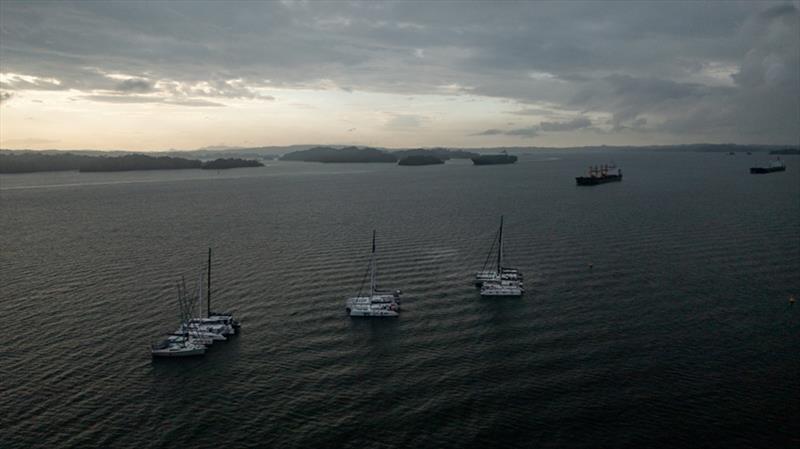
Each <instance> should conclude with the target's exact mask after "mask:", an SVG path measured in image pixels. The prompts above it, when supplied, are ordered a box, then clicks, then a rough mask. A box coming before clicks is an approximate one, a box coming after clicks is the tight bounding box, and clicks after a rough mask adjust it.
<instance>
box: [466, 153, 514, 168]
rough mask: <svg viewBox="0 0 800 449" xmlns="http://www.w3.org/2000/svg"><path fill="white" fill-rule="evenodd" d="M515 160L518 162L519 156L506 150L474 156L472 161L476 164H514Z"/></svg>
mask: <svg viewBox="0 0 800 449" xmlns="http://www.w3.org/2000/svg"><path fill="white" fill-rule="evenodd" d="M514 162H517V157H516V156H513V155H509V154H508V153H506V152H505V151H503V152H502V153H501V154H483V155H480V156H475V157H473V158H472V163H473V164H475V165H498V164H513V163H514Z"/></svg>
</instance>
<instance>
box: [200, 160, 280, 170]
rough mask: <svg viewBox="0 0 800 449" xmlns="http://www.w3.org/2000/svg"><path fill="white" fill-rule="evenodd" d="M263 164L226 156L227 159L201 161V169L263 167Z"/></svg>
mask: <svg viewBox="0 0 800 449" xmlns="http://www.w3.org/2000/svg"><path fill="white" fill-rule="evenodd" d="M263 166H264V164H262V163H261V162H258V161H253V160H248V159H236V158H227V159H217V160H213V161H208V162H203V166H202V167H201V168H202V169H203V170H224V169H227V168H239V167H263Z"/></svg>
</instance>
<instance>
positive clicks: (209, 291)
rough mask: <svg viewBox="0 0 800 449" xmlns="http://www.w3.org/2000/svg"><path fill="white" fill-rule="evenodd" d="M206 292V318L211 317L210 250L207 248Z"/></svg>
mask: <svg viewBox="0 0 800 449" xmlns="http://www.w3.org/2000/svg"><path fill="white" fill-rule="evenodd" d="M206 290H208V291H207V292H206V301H208V310H207V312H208V316H209V317H210V316H211V248H208V283H207V287H206Z"/></svg>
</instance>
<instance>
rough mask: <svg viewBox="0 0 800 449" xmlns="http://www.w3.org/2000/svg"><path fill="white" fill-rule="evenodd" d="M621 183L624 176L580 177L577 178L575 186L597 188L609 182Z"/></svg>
mask: <svg viewBox="0 0 800 449" xmlns="http://www.w3.org/2000/svg"><path fill="white" fill-rule="evenodd" d="M619 181H622V175H606V176H578V177H577V178H575V184H577V185H579V186H596V185H598V184H605V183H607V182H619Z"/></svg>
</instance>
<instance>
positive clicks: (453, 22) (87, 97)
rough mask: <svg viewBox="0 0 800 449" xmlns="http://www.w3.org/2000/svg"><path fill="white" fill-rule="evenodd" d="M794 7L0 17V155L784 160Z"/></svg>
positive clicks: (317, 8)
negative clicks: (263, 150) (711, 156)
mask: <svg viewBox="0 0 800 449" xmlns="http://www.w3.org/2000/svg"><path fill="white" fill-rule="evenodd" d="M799 11H800V1H798V0H794V1H779V2H768V1H755V2H736V1H713V2H712V1H708V2H689V1H677V2H666V1H659V2H644V1H642V2H633V1H625V2H600V1H592V2H586V3H583V2H577V1H569V2H553V3H548V2H535V3H533V2H485V3H484V2H466V1H464V2H444V1H437V2H363V3H362V2H306V1H283V2H270V3H266V2H244V3H232V2H224V3H222V2H214V3H212V2H189V1H180V2H169V3H156V2H142V3H139V2H133V1H126V2H94V1H93V2H74V3H71V2H55V3H47V2H16V1H9V0H3V1H2V2H0V89H1V91H0V100H2V103H0V146H2V147H3V148H64V149H76V148H94V149H134V150H147V149H153V150H156V149H167V148H178V149H190V148H198V147H203V146H207V145H230V146H264V145H288V144H302V143H331V144H359V145H376V146H386V147H412V146H461V147H480V146H500V145H514V146H576V145H595V144H608V145H618V144H633V145H637V144H673V143H692V142H737V143H778V144H797V143H798V139H799V137H798V135H799V134H800V130H799V126H800V125H798V123H800V13H799Z"/></svg>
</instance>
